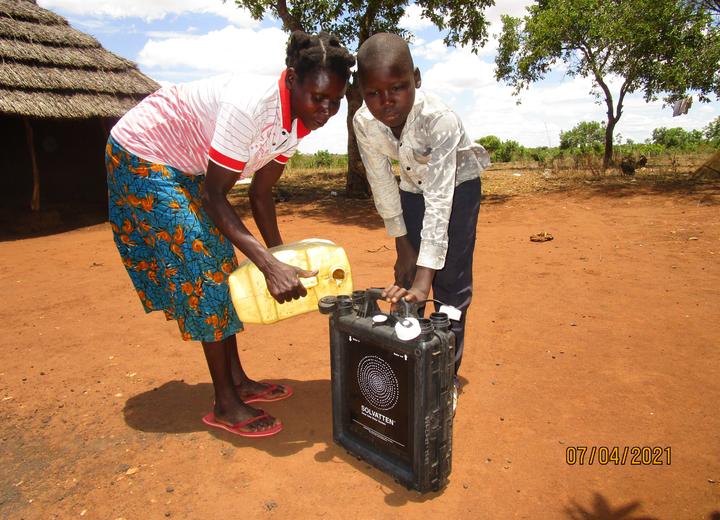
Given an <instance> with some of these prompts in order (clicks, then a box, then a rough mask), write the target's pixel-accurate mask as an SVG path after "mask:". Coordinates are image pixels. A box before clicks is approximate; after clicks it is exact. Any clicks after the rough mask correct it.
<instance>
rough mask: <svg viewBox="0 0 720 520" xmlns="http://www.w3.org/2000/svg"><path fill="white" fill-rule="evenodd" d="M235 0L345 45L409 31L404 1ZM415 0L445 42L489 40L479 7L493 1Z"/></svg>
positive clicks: (256, 15)
mask: <svg viewBox="0 0 720 520" xmlns="http://www.w3.org/2000/svg"><path fill="white" fill-rule="evenodd" d="M235 3H236V4H237V5H238V6H240V7H244V8H246V9H248V10H249V11H250V14H251V15H252V17H253V18H255V19H256V20H262V19H263V18H264V17H273V18H278V19H280V20H282V22H283V29H284V30H286V31H292V30H295V29H302V30H304V31H307V32H317V31H321V30H323V31H329V32H331V33H333V34H335V35H337V36H338V37H339V38H340V39H341V41H342V42H343V43H344V44H345V45H354V46H355V48H357V47H359V46H360V45H362V43H363V42H364V41H365V40H366V39H367V38H369V37H370V36H371V35H373V34H375V33H378V32H394V33H397V34H401V35H402V36H404V37H410V36H411V35H410V34H409V33H407V31H404V30H402V29H401V28H400V27H399V26H398V24H399V23H400V19H401V18H402V16H403V15H404V14H405V11H406V10H407V7H408V2H407V1H403V2H394V1H390V0H367V1H365V2H358V1H352V2H336V1H331V0H313V1H308V0H302V1H292V2H291V1H283V0H278V1H272V0H235ZM415 4H416V5H417V6H419V7H420V8H421V16H422V17H423V18H426V19H428V20H430V21H431V22H432V23H434V24H435V25H436V26H437V28H438V29H440V30H441V31H443V32H445V40H444V41H445V43H446V44H447V45H470V47H471V48H472V49H473V50H474V51H477V49H478V48H479V47H482V46H483V45H484V44H485V42H486V41H487V38H488V33H487V28H488V21H487V20H486V19H485V15H484V13H483V10H484V9H485V8H486V7H490V6H492V5H494V1H493V0H458V1H453V2H447V1H445V0H416V1H415Z"/></svg>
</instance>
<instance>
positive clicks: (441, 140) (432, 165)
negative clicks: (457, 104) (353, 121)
mask: <svg viewBox="0 0 720 520" xmlns="http://www.w3.org/2000/svg"><path fill="white" fill-rule="evenodd" d="M428 133H429V135H430V146H431V148H432V155H431V156H430V161H429V162H428V169H427V175H426V178H425V183H424V185H423V197H424V199H425V216H424V218H423V226H422V231H421V232H420V252H419V253H418V259H417V265H419V266H423V267H429V268H431V269H436V270H438V269H442V268H443V267H444V266H445V255H446V254H447V248H448V224H449V222H450V213H451V212H452V202H453V195H454V193H455V175H456V172H457V148H458V145H459V143H460V140H461V138H462V135H463V133H462V127H461V124H460V121H459V119H458V117H457V116H456V115H455V113H453V112H450V111H448V112H445V113H443V114H440V115H439V116H438V117H437V118H435V119H434V120H432V121H430V122H429V124H428Z"/></svg>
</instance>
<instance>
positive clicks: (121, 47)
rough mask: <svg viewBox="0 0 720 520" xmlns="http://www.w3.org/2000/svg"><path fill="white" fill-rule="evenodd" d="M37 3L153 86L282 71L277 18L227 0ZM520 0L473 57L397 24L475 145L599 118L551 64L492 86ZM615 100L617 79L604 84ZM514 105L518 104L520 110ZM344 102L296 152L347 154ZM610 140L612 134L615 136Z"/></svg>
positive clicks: (495, 20)
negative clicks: (516, 84) (541, 75)
mask: <svg viewBox="0 0 720 520" xmlns="http://www.w3.org/2000/svg"><path fill="white" fill-rule="evenodd" d="M37 3H38V4H39V5H40V6H42V7H44V8H46V9H50V10H52V11H54V12H56V13H58V14H60V15H61V16H64V17H65V18H67V19H68V21H69V22H70V24H71V25H72V26H73V27H74V28H76V29H78V30H80V31H83V32H85V33H88V34H90V35H92V36H94V37H95V38H96V39H97V40H98V41H99V42H100V43H101V44H102V45H103V46H104V47H105V48H106V49H108V50H110V51H112V52H114V53H116V54H119V55H120V56H123V57H125V58H127V59H130V60H132V61H134V62H135V63H137V64H138V66H139V68H140V70H141V71H142V72H143V73H144V74H146V75H148V76H149V77H151V78H153V79H154V80H156V81H158V82H160V83H161V84H166V83H179V82H186V81H193V80H196V79H201V78H205V77H209V76H213V75H216V74H222V73H226V72H233V71H243V72H244V73H246V74H248V83H254V82H265V83H267V84H268V85H271V84H272V82H274V81H276V80H277V78H278V77H279V75H280V73H281V72H282V69H283V67H284V60H285V45H286V42H287V35H286V34H285V33H283V32H282V30H281V24H280V22H279V21H278V20H274V19H271V18H268V19H264V20H262V21H256V20H253V19H252V17H251V16H250V14H249V13H248V12H247V11H245V10H243V9H240V8H238V7H236V6H235V4H234V3H233V2H232V0H228V1H227V2H223V0H121V1H119V0H38V2H37ZM530 3H531V2H529V1H527V0H497V1H496V4H497V5H496V6H494V7H491V8H489V9H487V10H486V16H487V17H488V19H489V20H490V22H491V26H490V30H489V32H490V35H491V36H490V39H489V41H488V43H487V44H486V45H485V46H484V47H483V48H482V49H480V51H479V52H478V53H477V54H473V53H472V52H470V50H469V49H467V48H459V47H446V46H445V45H444V44H443V42H442V39H443V36H444V33H441V32H439V31H438V30H437V29H436V28H435V27H434V26H433V25H432V23H431V22H429V21H427V20H425V19H423V18H421V16H420V10H419V8H417V7H416V6H415V5H414V4H411V5H410V7H409V8H408V10H407V12H406V15H405V17H404V18H403V20H402V22H401V25H402V27H403V28H405V29H408V30H410V31H411V32H412V33H413V35H414V39H413V43H412V44H411V52H412V54H413V58H414V60H415V64H416V66H417V67H418V68H419V69H420V72H421V75H422V87H421V88H422V89H423V90H426V91H429V92H432V93H434V94H436V95H438V96H440V97H442V98H443V99H444V100H445V101H446V102H447V103H448V104H449V105H450V106H451V107H452V108H453V109H454V110H455V111H456V112H457V113H458V114H459V115H460V117H461V119H462V121H463V124H464V125H465V128H466V130H467V131H468V134H469V135H470V136H471V138H473V139H477V138H480V137H484V136H486V135H495V136H497V137H499V138H500V139H502V140H509V139H513V140H515V141H518V142H519V143H520V144H522V145H524V146H557V145H558V144H559V141H560V132H561V131H567V130H570V129H571V128H573V127H574V126H575V125H577V124H578V123H579V122H581V121H605V120H606V115H605V108H604V103H603V104H599V103H598V102H597V100H596V99H595V98H594V97H593V96H592V94H591V90H592V83H591V81H590V80H588V79H584V78H572V77H569V76H567V75H566V74H564V72H563V70H562V67H558V70H555V71H553V72H551V73H550V74H548V75H547V77H546V78H545V79H544V80H542V81H540V82H537V83H535V84H533V85H532V86H531V87H530V88H529V89H527V90H523V91H522V92H521V93H520V95H519V96H513V95H512V88H511V87H510V86H508V85H505V84H503V83H499V82H497V81H496V80H495V64H494V59H495V54H496V52H497V35H498V34H499V33H500V31H501V23H500V16H501V15H502V14H509V15H512V16H523V15H524V14H525V8H526V6H527V5H529V4H530ZM610 85H611V87H613V86H614V87H615V88H613V93H614V94H615V95H617V94H616V93H617V92H618V88H619V83H618V82H617V81H612V80H611V81H610ZM518 101H519V102H520V104H518ZM719 115H720V101H713V102H711V103H698V102H696V103H694V104H693V106H692V108H691V109H690V111H689V112H688V114H686V115H683V116H678V117H672V109H671V108H670V107H663V104H662V101H657V102H652V103H646V102H645V101H644V100H643V99H642V96H641V95H639V94H632V95H629V96H627V97H626V99H625V103H624V112H623V115H622V118H621V119H620V122H619V123H618V125H617V126H616V136H617V134H620V136H621V138H620V141H621V142H625V141H626V140H627V139H632V140H633V141H635V142H644V141H645V140H647V139H649V138H650V137H651V136H652V131H653V129H655V128H659V127H667V128H672V127H682V128H684V129H686V130H692V129H702V128H703V127H705V126H706V125H707V124H708V123H709V122H710V121H712V120H714V119H715V118H716V117H718V116H719ZM346 117H347V105H346V103H345V102H343V105H342V107H341V109H340V112H338V114H337V115H336V116H335V117H333V118H332V119H331V120H330V121H329V122H328V123H327V124H326V125H325V126H324V127H323V128H321V129H319V130H317V131H315V132H313V133H312V134H310V135H309V136H308V137H306V138H305V139H303V141H302V143H301V144H300V147H299V150H300V151H301V152H303V153H314V152H316V151H318V150H327V151H329V152H332V153H346V150H347V129H346ZM616 140H617V137H616Z"/></svg>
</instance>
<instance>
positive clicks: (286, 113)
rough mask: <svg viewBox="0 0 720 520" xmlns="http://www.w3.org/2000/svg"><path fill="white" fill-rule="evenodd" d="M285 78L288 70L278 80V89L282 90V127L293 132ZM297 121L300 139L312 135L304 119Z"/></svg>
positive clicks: (288, 93)
mask: <svg viewBox="0 0 720 520" xmlns="http://www.w3.org/2000/svg"><path fill="white" fill-rule="evenodd" d="M285 76H287V69H285V70H283V72H282V74H281V75H280V79H279V80H278V88H279V89H280V111H281V112H282V126H283V128H284V129H285V130H286V131H287V132H288V133H290V132H292V119H291V118H290V90H289V89H288V88H287V85H286V84H285ZM296 119H297V136H298V139H302V138H303V137H305V136H306V135H308V134H309V133H310V130H308V129H307V128H305V125H304V124H303V122H302V119H300V118H299V117H298V118H296Z"/></svg>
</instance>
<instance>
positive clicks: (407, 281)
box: [388, 236, 417, 289]
mask: <svg viewBox="0 0 720 520" xmlns="http://www.w3.org/2000/svg"><path fill="white" fill-rule="evenodd" d="M395 249H396V251H397V259H396V260H395V285H397V286H400V287H409V286H410V285H411V284H412V283H413V280H414V279H415V269H416V262H417V251H415V249H414V248H413V246H412V244H411V243H410V241H409V240H408V238H407V236H401V237H397V238H395ZM388 289H389V287H388Z"/></svg>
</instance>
